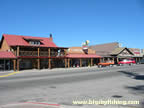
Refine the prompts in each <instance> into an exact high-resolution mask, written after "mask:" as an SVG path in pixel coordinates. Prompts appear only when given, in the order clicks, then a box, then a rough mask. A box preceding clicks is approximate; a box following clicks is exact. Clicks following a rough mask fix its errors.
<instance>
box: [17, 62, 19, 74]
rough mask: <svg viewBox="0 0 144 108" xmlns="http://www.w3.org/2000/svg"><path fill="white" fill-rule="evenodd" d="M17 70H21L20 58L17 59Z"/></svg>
mask: <svg viewBox="0 0 144 108" xmlns="http://www.w3.org/2000/svg"><path fill="white" fill-rule="evenodd" d="M17 71H19V59H17Z"/></svg>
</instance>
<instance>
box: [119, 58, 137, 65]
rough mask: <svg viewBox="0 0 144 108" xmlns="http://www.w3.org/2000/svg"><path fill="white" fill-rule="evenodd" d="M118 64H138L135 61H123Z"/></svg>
mask: <svg viewBox="0 0 144 108" xmlns="http://www.w3.org/2000/svg"><path fill="white" fill-rule="evenodd" d="M118 64H119V65H124V64H129V65H132V64H136V62H135V60H134V59H123V60H122V61H119V62H118Z"/></svg>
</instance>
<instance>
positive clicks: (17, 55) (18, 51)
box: [17, 46, 20, 56]
mask: <svg viewBox="0 0 144 108" xmlns="http://www.w3.org/2000/svg"><path fill="white" fill-rule="evenodd" d="M19 49H20V48H19V46H17V56H19Z"/></svg>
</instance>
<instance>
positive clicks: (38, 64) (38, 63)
mask: <svg viewBox="0 0 144 108" xmlns="http://www.w3.org/2000/svg"><path fill="white" fill-rule="evenodd" d="M37 55H38V59H37V68H38V69H40V58H39V56H40V48H38V54H37Z"/></svg>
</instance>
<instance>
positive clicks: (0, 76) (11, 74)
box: [0, 71, 20, 77]
mask: <svg viewBox="0 0 144 108" xmlns="http://www.w3.org/2000/svg"><path fill="white" fill-rule="evenodd" d="M16 73H20V72H19V71H17V72H12V73H9V74H7V75H1V76H0V77H8V76H11V75H14V74H16Z"/></svg>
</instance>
